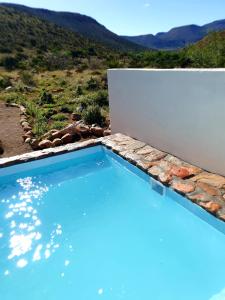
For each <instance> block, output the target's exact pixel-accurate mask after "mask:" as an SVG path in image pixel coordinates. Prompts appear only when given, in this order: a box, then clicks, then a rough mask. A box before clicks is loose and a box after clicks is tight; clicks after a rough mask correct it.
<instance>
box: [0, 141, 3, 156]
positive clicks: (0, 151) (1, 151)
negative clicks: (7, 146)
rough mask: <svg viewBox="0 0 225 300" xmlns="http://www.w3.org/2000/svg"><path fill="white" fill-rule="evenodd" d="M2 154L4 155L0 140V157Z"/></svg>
mask: <svg viewBox="0 0 225 300" xmlns="http://www.w3.org/2000/svg"><path fill="white" fill-rule="evenodd" d="M3 153H4V148H3V144H2V141H1V140H0V155H2V154H3Z"/></svg>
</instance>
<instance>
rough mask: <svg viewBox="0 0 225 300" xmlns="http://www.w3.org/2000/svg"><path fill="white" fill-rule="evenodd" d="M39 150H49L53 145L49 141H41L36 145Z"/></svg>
mask: <svg viewBox="0 0 225 300" xmlns="http://www.w3.org/2000/svg"><path fill="white" fill-rule="evenodd" d="M38 146H39V148H41V149H45V148H51V147H52V146H53V145H52V142H51V141H49V140H43V141H41V142H40V143H39V144H38Z"/></svg>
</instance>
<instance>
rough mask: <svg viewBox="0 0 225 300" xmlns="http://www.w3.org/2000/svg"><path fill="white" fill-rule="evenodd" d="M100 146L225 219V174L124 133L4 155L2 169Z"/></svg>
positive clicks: (1, 163) (0, 160) (0, 162)
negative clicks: (5, 156) (207, 169)
mask: <svg viewBox="0 0 225 300" xmlns="http://www.w3.org/2000/svg"><path fill="white" fill-rule="evenodd" d="M97 145H102V146H105V147H106V148H108V149H111V150H112V151H113V152H115V153H116V154H118V155H119V156H121V157H122V158H124V159H125V160H127V161H129V162H130V163H131V164H133V165H135V166H136V167H138V168H139V169H141V170H142V171H144V172H145V173H146V174H148V175H149V176H150V177H153V178H155V179H156V180H158V181H159V182H161V183H162V184H163V185H165V186H166V187H170V188H171V189H172V190H174V191H175V192H177V193H178V194H181V195H182V196H184V197H185V198H186V199H188V200H189V201H191V202H193V203H195V204H197V205H198V206H200V207H202V208H203V209H205V210H206V211H208V212H209V213H211V214H212V215H214V216H215V217H217V218H219V219H220V220H222V221H224V222H225V177H223V176H220V175H217V174H213V173H210V172H207V171H205V170H203V169H201V168H198V167H195V166H193V165H191V164H189V163H187V162H184V161H182V160H180V159H179V158H177V157H175V156H173V155H171V154H168V153H165V152H163V151H160V150H158V149H156V148H153V147H151V146H149V145H147V144H146V143H144V142H141V141H138V140H136V139H134V138H131V137H129V136H126V135H124V134H121V133H116V134H113V135H110V136H105V137H102V138H97V139H90V140H87V141H83V142H76V143H72V144H67V145H65V146H59V147H55V148H49V149H44V150H38V151H34V152H29V153H25V154H22V155H17V156H12V157H9V158H1V159H0V170H1V168H5V167H9V166H13V165H17V164H22V163H26V162H30V161H35V160H39V159H43V158H47V157H52V156H56V155H60V154H66V153H70V152H73V151H78V150H81V149H85V148H89V147H94V146H97Z"/></svg>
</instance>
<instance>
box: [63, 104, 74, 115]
mask: <svg viewBox="0 0 225 300" xmlns="http://www.w3.org/2000/svg"><path fill="white" fill-rule="evenodd" d="M60 111H61V112H62V113H65V114H72V112H73V106H71V105H63V106H62V107H61V109H60Z"/></svg>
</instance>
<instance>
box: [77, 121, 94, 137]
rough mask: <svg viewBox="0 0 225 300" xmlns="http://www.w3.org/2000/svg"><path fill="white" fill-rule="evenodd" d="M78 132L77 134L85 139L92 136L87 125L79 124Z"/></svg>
mask: <svg viewBox="0 0 225 300" xmlns="http://www.w3.org/2000/svg"><path fill="white" fill-rule="evenodd" d="M76 130H77V133H78V134H80V135H81V136H82V137H84V138H86V137H88V136H90V135H91V131H90V128H89V126H87V125H84V124H79V125H77V127H76Z"/></svg>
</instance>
